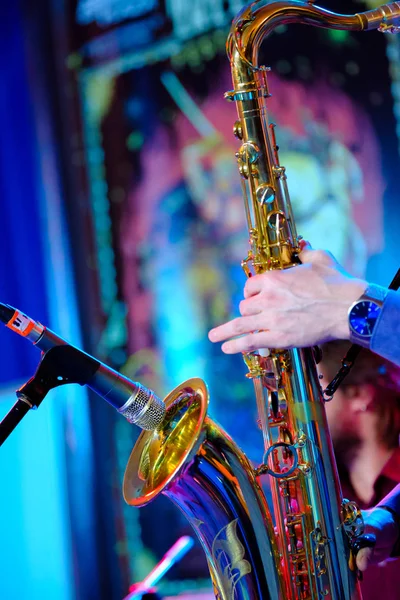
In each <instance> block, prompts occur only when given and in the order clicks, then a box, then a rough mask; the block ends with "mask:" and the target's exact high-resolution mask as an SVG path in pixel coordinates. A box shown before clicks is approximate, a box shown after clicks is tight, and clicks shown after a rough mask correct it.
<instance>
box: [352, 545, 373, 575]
mask: <svg viewBox="0 0 400 600" xmlns="http://www.w3.org/2000/svg"><path fill="white" fill-rule="evenodd" d="M373 555H374V548H361V550H359V551H358V552H357V556H356V564H357V567H358V568H359V569H360V571H365V569H366V568H367V567H368V565H369V564H370V563H371V562H372V558H373Z"/></svg>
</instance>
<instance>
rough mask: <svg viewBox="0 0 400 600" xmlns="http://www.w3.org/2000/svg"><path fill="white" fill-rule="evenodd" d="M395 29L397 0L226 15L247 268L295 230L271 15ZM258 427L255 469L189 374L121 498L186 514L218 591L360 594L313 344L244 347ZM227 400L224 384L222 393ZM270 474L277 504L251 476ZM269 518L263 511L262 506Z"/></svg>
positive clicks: (264, 595) (355, 521) (221, 596)
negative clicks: (362, 7)
mask: <svg viewBox="0 0 400 600" xmlns="http://www.w3.org/2000/svg"><path fill="white" fill-rule="evenodd" d="M289 23H303V24H307V25H314V26H317V27H324V28H327V29H343V30H354V31H357V30H360V31H361V30H370V29H379V30H380V31H384V32H392V33H394V32H397V31H398V28H399V25H400V2H392V3H390V4H386V5H384V6H381V7H380V8H377V9H374V10H369V11H367V12H364V13H360V14H355V15H339V14H334V13H332V12H329V11H327V10H325V9H322V8H320V7H318V6H315V5H314V3H313V0H309V1H308V2H304V1H296V0H292V1H290V0H286V1H281V2H272V3H268V2H265V1H256V2H253V3H252V4H250V5H249V6H247V7H245V8H244V9H243V10H242V11H241V12H240V13H239V15H238V16H237V17H236V18H235V19H234V21H233V24H232V28H231V32H230V35H229V38H228V42H227V50H228V55H229V58H230V63H231V69H232V79H233V88H234V89H233V91H230V92H228V93H227V94H226V98H227V99H228V100H231V101H234V102H236V106H237V112H238V117H239V118H238V120H237V121H236V123H235V125H234V134H235V136H236V137H237V138H238V140H239V141H240V144H241V145H240V148H239V150H238V152H237V154H236V158H237V162H238V167H239V172H240V175H241V181H242V188H243V195H244V201H245V208H246V216H247V224H248V229H249V236H250V250H249V253H248V256H247V257H246V258H245V259H244V261H243V263H242V264H243V268H244V270H245V272H246V273H247V275H248V276H250V275H251V274H252V272H254V273H256V274H258V273H263V272H265V271H267V270H271V269H286V268H291V267H294V268H295V266H296V264H297V263H298V253H299V251H300V248H299V237H298V235H297V233H296V227H295V222H294V218H293V214H292V208H291V204H290V199H289V193H288V188H287V183H286V173H285V167H284V166H281V164H280V162H279V156H278V147H277V144H276V140H275V131H274V126H273V125H272V124H271V125H270V124H269V123H268V116H267V110H266V101H265V99H266V98H268V96H269V95H270V94H269V91H268V84H267V72H268V70H269V69H268V68H266V67H263V66H258V50H259V47H260V45H261V42H262V41H263V40H264V39H265V38H266V37H267V36H268V35H269V34H270V33H271V32H272V31H273V30H274V29H275V28H276V27H277V26H279V25H282V24H289ZM244 359H245V362H246V364H247V367H248V370H249V372H248V374H247V376H248V377H249V378H250V379H252V380H253V384H254V389H255V396H256V401H257V408H258V412H259V422H260V427H261V429H262V433H263V440H264V454H263V460H262V464H261V465H260V466H259V467H258V468H254V467H253V466H252V465H251V464H250V462H249V460H248V459H247V458H246V456H245V455H244V453H243V452H242V451H241V450H240V449H239V448H238V447H237V445H236V444H235V443H234V441H233V440H232V439H231V438H230V437H229V435H228V434H227V433H226V432H224V431H223V430H222V429H221V428H220V427H219V426H218V425H217V424H216V423H215V422H214V421H213V420H212V419H211V418H210V417H209V416H208V415H207V406H208V391H207V387H206V385H205V383H204V382H203V381H202V380H200V379H191V380H189V381H186V382H185V383H183V384H182V385H181V386H179V387H178V388H176V389H175V390H174V391H172V392H171V393H170V394H169V395H168V396H167V398H166V399H165V404H166V409H167V410H166V417H165V419H164V421H163V423H162V424H161V426H160V427H159V428H157V430H155V431H151V432H148V431H147V432H143V433H142V434H141V435H140V437H139V438H138V441H137V442H136V445H135V447H134V449H133V451H132V454H131V456H130V459H129V462H128V465H127V468H126V472H125V477H124V483H123V493H124V498H125V500H126V502H128V503H129V504H131V505H133V506H143V505H145V504H147V503H148V502H150V501H151V500H153V499H154V498H155V497H156V496H158V494H160V493H163V494H165V495H166V496H168V497H169V498H170V499H171V500H172V501H173V502H174V503H175V504H176V505H177V506H178V507H179V508H180V510H181V511H182V512H183V513H184V514H185V516H186V518H187V519H188V520H189V522H190V524H191V525H192V527H193V528H194V530H195V532H196V534H197V536H198V538H199V540H200V542H201V544H202V547H203V549H204V551H205V554H206V558H207V562H208V566H209V570H210V574H211V579H212V583H213V587H214V594H215V597H216V598H217V599H218V600H256V599H260V600H269V599H271V600H311V599H312V600H321V599H322V598H325V599H328V600H350V599H357V598H361V595H360V592H359V586H358V581H357V578H358V577H357V576H358V574H357V570H356V568H355V566H354V557H353V556H352V550H351V547H352V541H353V540H354V539H355V538H356V537H357V536H359V535H360V534H361V533H362V530H363V523H362V517H361V513H360V511H359V510H358V508H357V506H356V505H355V504H354V503H352V502H349V501H347V500H343V499H342V497H341V490H340V484H339V479H338V475H337V470H336V465H335V460H334V456H333V450H332V443H331V439H330V435H329V429H328V425H327V420H326V415H325V409H324V398H323V394H322V391H321V386H320V383H319V378H318V374H317V369H316V362H315V357H314V353H313V350H312V349H293V350H281V349H271V350H269V351H260V352H252V353H248V354H245V355H244ZM227 402H229V392H228V394H227ZM262 477H269V480H270V484H271V488H272V498H273V502H272V504H273V506H272V507H271V510H270V508H269V507H268V505H267V502H266V498H265V495H264V493H263V490H262V487H261V478H262ZM271 514H272V515H273V517H272V516H271Z"/></svg>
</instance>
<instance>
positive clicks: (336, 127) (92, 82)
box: [70, 0, 398, 577]
mask: <svg viewBox="0 0 400 600" xmlns="http://www.w3.org/2000/svg"><path fill="white" fill-rule="evenodd" d="M339 4H341V5H342V6H339ZM242 5H243V3H242V2H239V1H233V0H231V2H222V0H221V2H216V1H215V0H213V2H204V1H202V2H197V1H195V2H192V3H187V2H186V0H185V1H183V0H180V1H179V0H167V1H166V2H165V5H163V6H159V5H158V3H157V2H156V1H153V2H151V1H147V2H134V3H129V2H123V3H121V2H118V1H117V0H114V2H107V3H105V2H104V3H102V2H97V3H95V2H93V3H92V2H89V1H88V0H80V2H79V3H78V4H77V6H76V11H75V16H76V20H77V23H78V25H77V27H78V29H79V31H80V32H81V37H82V31H84V32H85V36H86V37H85V39H86V42H85V43H84V44H81V45H79V44H77V49H76V52H75V53H73V54H71V57H70V63H71V66H73V67H75V68H76V69H77V77H78V84H79V95H80V101H81V106H82V117H83V134H84V141H85V150H86V163H87V170H88V175H89V184H90V202H91V206H92V212H93V223H94V230H95V236H96V247H97V265H98V269H99V281H100V295H101V299H100V300H101V303H102V310H103V312H104V313H105V314H106V317H107V326H106V327H105V329H104V332H103V337H102V342H101V344H102V350H103V351H105V352H106V354H107V355H108V356H109V357H110V359H111V360H115V363H116V364H117V365H118V366H121V367H122V368H123V370H124V372H125V373H126V374H127V375H128V376H129V377H131V378H132V379H135V380H140V381H142V382H143V383H144V384H145V385H148V386H149V387H151V388H153V389H155V390H156V391H157V392H158V393H159V394H160V395H165V394H167V393H168V392H169V391H170V390H171V389H172V388H174V387H175V386H176V385H178V384H180V383H181V382H182V381H184V380H185V379H187V378H189V377H193V376H196V377H202V378H204V379H205V380H206V381H207V383H208V386H209V389H210V394H211V404H210V407H211V408H210V410H211V413H212V414H213V416H214V417H215V418H216V419H217V420H218V421H219V422H220V423H221V425H222V426H223V427H224V428H226V429H227V430H228V431H229V433H230V435H231V436H232V437H233V438H234V439H235V440H236V441H237V443H238V444H239V445H240V446H241V447H242V448H243V449H244V450H245V452H246V454H248V456H249V457H250V459H251V460H252V461H254V463H255V464H256V463H257V462H260V461H261V459H262V441H261V434H260V433H259V431H258V428H257V415H256V407H255V401H254V395H253V392H252V386H251V383H250V382H249V381H248V380H247V379H246V377H245V367H244V365H243V361H242V360H241V357H227V356H224V355H223V354H222V353H221V351H220V349H219V348H218V347H215V346H213V345H212V344H211V343H209V342H208V339H207V332H208V330H209V329H210V328H211V327H212V326H214V325H216V324H218V323H220V322H222V321H224V320H226V319H227V318H230V317H232V316H234V315H236V314H237V311H238V304H239V302H240V300H241V298H242V290H243V285H244V281H245V276H244V273H243V271H242V268H241V266H240V264H241V260H242V258H243V257H244V256H245V255H246V253H247V238H248V232H247V230H246V225H245V214H244V204H243V199H242V191H241V185H240V177H239V174H238V172H237V166H236V161H235V158H234V154H235V151H236V149H237V146H238V144H237V140H235V138H234V137H233V135H232V125H233V123H234V121H235V119H236V112H235V107H234V105H233V104H229V103H227V102H226V100H224V97H223V94H224V92H226V91H227V90H229V89H230V87H231V83H230V70H229V64H228V61H227V59H226V56H225V53H224V45H225V40H226V36H227V31H228V22H229V20H230V19H231V18H232V16H233V15H234V14H236V12H237V10H239V8H240V6H242ZM350 5H351V6H350ZM331 8H332V9H335V10H338V11H340V9H342V11H341V12H356V11H357V10H360V3H357V2H351V3H350V4H349V2H346V3H345V2H342V3H337V2H336V3H335V6H332V7H331ZM362 8H366V7H365V6H364V5H363V7H362ZM368 36H370V37H368ZM371 43H373V44H374V50H375V52H374V58H373V60H372V62H371V58H370V56H371V55H370V53H369V52H368V53H367V49H368V48H370V46H369V44H371ZM386 52H387V45H386V42H385V40H384V39H383V37H382V36H379V34H378V33H375V34H374V33H371V34H364V37H363V35H360V34H359V35H355V34H354V35H353V34H350V33H347V32H337V31H321V30H316V29H312V28H311V29H310V28H307V29H306V28H299V27H293V28H285V27H281V28H279V30H278V31H277V32H275V33H274V34H273V35H272V36H271V38H270V40H269V41H268V43H266V44H265V46H263V49H262V60H263V61H265V63H266V64H268V65H270V66H271V67H272V72H271V74H270V76H269V85H270V90H271V92H272V98H271V99H269V101H268V106H269V112H270V120H271V121H272V122H275V123H276V124H277V128H276V135H277V140H278V144H279V147H280V160H281V164H283V165H284V166H285V167H286V168H287V174H288V184H289V190H290V193H291V198H292V203H293V209H294V214H295V219H296V224H297V228H298V232H299V233H300V234H301V235H303V237H305V238H306V239H308V240H310V242H311V243H312V245H313V246H314V247H323V248H328V249H329V250H330V251H331V252H332V253H333V254H334V255H335V256H336V257H337V259H338V260H339V261H340V262H341V263H342V264H343V265H344V266H345V267H346V268H347V269H348V270H349V271H350V272H351V273H352V274H354V275H357V276H365V274H366V272H367V270H369V271H368V272H369V273H371V272H374V271H373V265H375V270H376V272H377V266H379V265H380V264H382V262H379V260H381V259H379V260H378V259H377V257H379V256H381V257H382V256H383V253H384V252H385V251H387V248H388V243H387V242H386V246H385V234H386V233H387V231H388V227H389V228H390V224H388V223H387V221H386V220H385V211H386V210H387V207H390V206H392V205H393V203H394V188H393V183H394V174H395V171H396V168H398V167H396V165H397V162H398V158H397V137H396V132H395V125H394V123H395V119H394V105H395V102H394V100H393V95H392V91H391V80H390V77H389V75H388V63H387V58H386ZM371 69H373V76H370V75H371ZM388 149H390V152H389V154H388ZM382 260H383V259H382ZM371 265H372V267H371ZM371 269H372V270H371ZM388 277H389V276H388ZM115 427H116V430H115V436H116V439H117V440H118V449H119V450H118V458H117V471H118V476H117V477H118V479H119V480H120V479H121V478H122V473H123V467H124V464H125V462H126V459H127V454H128V449H129V447H130V446H131V445H132V433H131V431H130V430H129V431H128V428H127V426H126V425H125V423H120V422H118V423H117V424H116V425H115ZM157 502H158V501H157ZM157 506H163V509H162V510H165V511H166V512H167V513H168V515H169V510H170V509H169V508H166V503H163V504H158V505H157ZM160 510H161V509H160V508H158V509H157V508H152V506H150V507H149V508H148V509H145V511H144V513H143V514H144V515H145V516H143V517H141V520H140V522H139V521H135V518H136V517H135V518H133V517H132V515H133V512H132V511H133V509H127V511H125V512H124V515H125V516H126V515H129V516H126V528H125V533H126V537H127V547H129V550H128V551H129V553H130V558H129V560H130V566H131V569H132V572H133V574H134V575H135V576H136V577H139V576H141V575H143V573H141V572H140V568H141V567H140V564H139V560H138V558H137V555H138V553H136V557H135V558H133V557H132V558H131V556H132V554H133V547H135V548H136V549H137V548H139V550H142V555H143V556H144V555H146V556H147V553H148V551H149V550H150V551H151V552H152V553H153V556H158V555H159V554H160V552H162V551H165V550H166V549H167V547H168V544H172V543H173V541H174V540H175V538H176V537H178V535H179V534H181V533H182V532H186V530H187V524H186V522H185V521H184V519H183V517H180V516H179V514H178V513H177V512H176V511H175V510H174V511H173V512H172V513H171V514H173V515H174V516H173V517H172V516H168V521H169V523H170V524H171V527H170V529H168V530H167V529H165V528H162V531H161V530H160V531H158V532H157V535H156V534H155V533H154V532H153V533H150V530H151V527H150V522H151V523H154V519H155V518H156V515H158V514H160V513H159V511H160ZM171 510H172V509H171ZM129 511H130V512H129ZM133 521H134V526H132V527H133V529H132V527H131V529H129V527H130V525H129V523H130V524H132V523H133ZM133 531H134V532H136V533H134V534H133V533H132V532H133ZM140 531H142V535H141V538H140V541H139V540H138V536H139V534H140ZM132 536H135V539H134V540H132ZM129 544H130V545H129ZM189 562H190V566H189V567H188V566H187V565H188V564H189V563H185V564H184V567H183V571H181V572H180V573H178V576H179V577H182V576H183V572H184V573H185V576H191V577H198V576H200V575H203V576H206V570H205V563H204V561H202V562H201V563H199V562H198V561H197V559H196V560H191V561H189ZM146 564H147V563H146ZM199 564H201V567H199Z"/></svg>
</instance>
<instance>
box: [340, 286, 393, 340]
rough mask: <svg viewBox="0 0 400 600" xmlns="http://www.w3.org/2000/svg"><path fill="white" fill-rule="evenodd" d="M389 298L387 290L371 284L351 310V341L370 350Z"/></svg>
mask: <svg viewBox="0 0 400 600" xmlns="http://www.w3.org/2000/svg"><path fill="white" fill-rule="evenodd" d="M386 296H387V290H386V289H385V288H383V287H381V286H379V285H374V284H370V285H369V286H368V287H367V289H366V290H365V292H364V293H363V295H362V296H361V297H360V298H359V299H358V300H357V301H356V302H354V303H353V304H352V305H351V306H350V308H349V328H350V341H351V342H353V344H359V345H360V346H363V347H364V348H369V347H370V344H371V338H372V334H373V333H374V329H375V325H376V323H377V321H378V317H379V315H380V313H381V310H382V305H383V302H384V300H385V298H386Z"/></svg>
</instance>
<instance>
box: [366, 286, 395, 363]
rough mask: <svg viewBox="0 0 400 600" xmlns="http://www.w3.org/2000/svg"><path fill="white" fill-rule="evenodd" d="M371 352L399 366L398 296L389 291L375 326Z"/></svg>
mask: <svg viewBox="0 0 400 600" xmlns="http://www.w3.org/2000/svg"><path fill="white" fill-rule="evenodd" d="M370 347H371V350H372V351H373V352H375V353H376V354H379V356H382V357H383V358H387V359H388V360H390V361H391V362H393V363H394V364H396V365H398V366H400V294H399V293H396V292H394V291H392V290H389V292H388V294H387V296H386V298H385V301H384V303H383V306H382V310H381V314H380V315H379V317H378V321H377V323H376V325H375V329H374V333H373V335H372V339H371V346H370Z"/></svg>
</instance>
